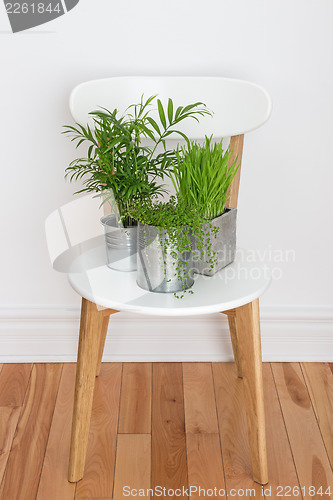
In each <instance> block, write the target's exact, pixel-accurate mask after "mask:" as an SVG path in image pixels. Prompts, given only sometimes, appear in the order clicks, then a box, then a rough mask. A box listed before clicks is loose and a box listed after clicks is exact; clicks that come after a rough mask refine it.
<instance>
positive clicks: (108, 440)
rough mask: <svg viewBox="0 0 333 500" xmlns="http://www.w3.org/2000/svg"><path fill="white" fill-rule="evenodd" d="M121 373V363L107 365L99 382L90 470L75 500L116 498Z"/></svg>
mask: <svg viewBox="0 0 333 500" xmlns="http://www.w3.org/2000/svg"><path fill="white" fill-rule="evenodd" d="M121 371H122V365H121V363H103V365H102V370H101V374H100V376H99V377H98V379H97V380H96V384H95V394H94V401H93V407H92V415H91V424H90V432H89V443H88V450H87V460H86V467H85V471H84V477H83V479H82V481H80V482H79V483H78V484H77V487H76V494H75V498H86V497H88V498H89V497H92V498H99V497H101V498H104V497H106V498H107V497H110V496H112V489H113V480H114V466H115V455H116V441H117V427H118V415H119V400H120V386H121ZM129 453H131V451H130V450H129Z"/></svg>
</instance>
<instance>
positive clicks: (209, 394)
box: [183, 363, 219, 434]
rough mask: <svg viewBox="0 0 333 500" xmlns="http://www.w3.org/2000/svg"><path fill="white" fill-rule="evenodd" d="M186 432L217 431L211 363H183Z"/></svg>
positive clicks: (215, 432) (214, 432)
mask: <svg viewBox="0 0 333 500" xmlns="http://www.w3.org/2000/svg"><path fill="white" fill-rule="evenodd" d="M183 384H184V403H185V429H186V433H191V434H197V433H198V434H201V433H213V434H217V433H218V432H219V429H218V423H217V414H216V404H215V394H214V384H213V376H212V367H211V363H183Z"/></svg>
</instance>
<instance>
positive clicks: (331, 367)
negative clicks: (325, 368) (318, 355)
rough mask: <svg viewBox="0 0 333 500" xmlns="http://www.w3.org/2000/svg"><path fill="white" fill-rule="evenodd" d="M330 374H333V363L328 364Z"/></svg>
mask: <svg viewBox="0 0 333 500" xmlns="http://www.w3.org/2000/svg"><path fill="white" fill-rule="evenodd" d="M329 365H330V369H331V372H332V373H333V363H329Z"/></svg>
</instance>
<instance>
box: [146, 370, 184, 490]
mask: <svg viewBox="0 0 333 500" xmlns="http://www.w3.org/2000/svg"><path fill="white" fill-rule="evenodd" d="M182 385H183V384H182V366H181V364H180V363H154V365H153V406H152V488H154V487H155V486H160V485H162V486H165V487H166V488H172V489H175V488H182V487H183V486H184V487H187V466H186V442H185V417H184V400H183V389H182ZM161 498H164V497H161ZM165 498H172V497H165ZM175 498H177V497H175Z"/></svg>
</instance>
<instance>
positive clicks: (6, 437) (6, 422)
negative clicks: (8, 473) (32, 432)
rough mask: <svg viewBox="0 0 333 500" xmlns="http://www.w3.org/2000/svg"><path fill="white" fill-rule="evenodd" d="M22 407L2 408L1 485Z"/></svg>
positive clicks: (0, 409) (0, 423) (0, 408)
mask: <svg viewBox="0 0 333 500" xmlns="http://www.w3.org/2000/svg"><path fill="white" fill-rule="evenodd" d="M20 413H21V407H20V406H17V407H10V406H2V407H0V483H1V481H2V478H3V476H4V473H5V469H6V465H7V461H8V457H9V453H10V450H11V447H12V442H13V439H14V434H15V431H16V427H17V423H18V420H19V417H20Z"/></svg>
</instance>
